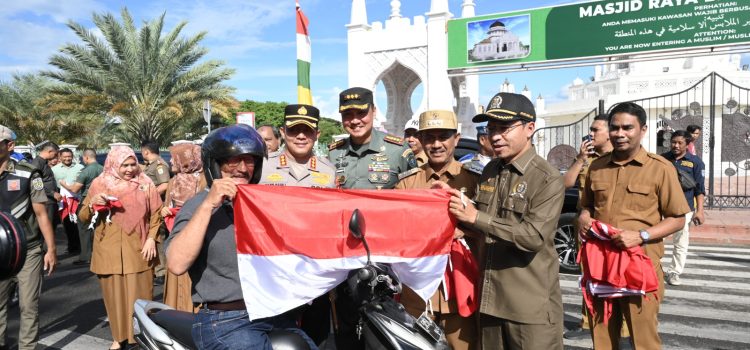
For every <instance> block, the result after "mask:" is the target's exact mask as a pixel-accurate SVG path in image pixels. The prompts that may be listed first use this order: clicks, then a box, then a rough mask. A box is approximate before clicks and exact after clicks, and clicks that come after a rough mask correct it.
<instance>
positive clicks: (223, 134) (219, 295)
mask: <svg viewBox="0 0 750 350" xmlns="http://www.w3.org/2000/svg"><path fill="white" fill-rule="evenodd" d="M201 153H202V154H201V156H202V159H203V166H204V170H205V175H206V182H207V184H208V188H209V189H208V190H206V191H203V192H201V193H199V194H197V195H195V197H193V198H192V199H191V200H189V201H188V202H187V203H185V205H184V206H183V208H182V210H180V212H179V214H178V215H177V218H176V219H175V224H174V229H173V231H172V235H170V236H169V238H167V241H166V242H165V250H166V253H167V267H168V268H169V270H170V271H171V272H172V273H174V274H177V275H181V274H183V273H185V272H188V273H189V274H190V277H191V279H192V281H193V296H192V299H193V302H194V303H195V304H196V305H200V311H199V312H198V314H197V315H196V317H195V323H194V325H193V329H192V335H193V340H194V341H195V344H196V345H197V347H198V348H199V349H228V348H232V349H234V348H238V349H268V350H270V349H271V344H270V340H269V338H268V332H270V331H272V330H275V329H287V330H291V331H294V332H295V333H298V334H300V335H301V336H302V337H303V338H304V339H305V340H306V341H307V343H308V344H309V346H310V348H311V349H316V347H315V345H314V344H313V343H312V341H311V340H310V338H309V337H307V335H305V334H304V332H302V331H301V330H299V329H298V328H297V327H296V324H295V320H294V318H293V317H292V316H291V315H289V314H282V315H279V316H275V317H269V318H265V319H258V320H253V321H250V319H249V317H248V313H247V309H246V306H245V301H244V300H243V295H242V288H241V286H240V276H239V271H238V268H237V254H236V251H237V247H236V242H235V238H234V213H233V209H232V204H231V200H233V199H234V197H235V195H236V193H237V185H242V184H257V183H258V182H259V181H260V177H261V172H260V170H261V168H262V166H263V159H264V158H265V157H266V146H265V143H264V141H263V139H262V138H261V137H260V135H259V134H258V133H257V132H256V131H255V130H254V129H252V128H250V127H249V126H246V125H242V124H238V125H233V126H229V127H224V128H220V129H217V130H215V131H213V132H212V133H210V134H209V135H208V137H206V139H205V141H204V143H203V146H202V150H201Z"/></svg>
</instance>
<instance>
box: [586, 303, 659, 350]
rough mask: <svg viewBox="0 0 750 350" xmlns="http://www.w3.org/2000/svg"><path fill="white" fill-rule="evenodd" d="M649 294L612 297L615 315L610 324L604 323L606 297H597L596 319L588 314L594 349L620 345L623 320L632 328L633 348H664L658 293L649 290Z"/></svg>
mask: <svg viewBox="0 0 750 350" xmlns="http://www.w3.org/2000/svg"><path fill="white" fill-rule="evenodd" d="M647 296H648V298H646V297H638V296H631V297H623V298H616V299H610V302H611V303H612V316H611V317H610V319H609V322H608V324H606V325H605V324H604V320H603V315H604V300H603V299H600V298H594V311H595V312H596V318H594V317H592V316H591V315H589V324H590V325H591V326H592V328H591V338H592V340H593V341H594V349H597V350H609V349H619V348H620V329H621V328H623V327H622V326H623V324H622V323H623V319H624V320H625V323H627V326H628V329H630V334H631V335H630V337H631V338H630V339H631V342H632V344H633V349H634V350H640V349H648V350H652V349H661V338H659V332H658V330H657V328H658V324H659V321H658V320H657V315H658V313H659V300H658V299H657V297H656V296H657V293H649V294H648V295H647Z"/></svg>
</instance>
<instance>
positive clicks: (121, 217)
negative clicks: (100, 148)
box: [87, 146, 161, 241]
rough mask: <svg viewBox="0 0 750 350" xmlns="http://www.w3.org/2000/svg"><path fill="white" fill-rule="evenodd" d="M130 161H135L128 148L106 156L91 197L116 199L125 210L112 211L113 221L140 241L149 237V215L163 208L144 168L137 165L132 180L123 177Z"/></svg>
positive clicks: (120, 148)
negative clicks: (123, 169)
mask: <svg viewBox="0 0 750 350" xmlns="http://www.w3.org/2000/svg"><path fill="white" fill-rule="evenodd" d="M128 158H133V159H136V161H137V158H136V157H135V153H134V152H133V149H131V148H130V147H128V146H115V147H112V149H111V150H110V151H109V153H108V154H107V160H105V161H104V171H103V172H102V173H101V175H99V176H98V177H97V178H96V179H94V181H93V182H92V183H91V187H90V188H89V193H88V196H87V197H89V198H93V197H92V196H95V195H98V194H100V193H105V194H106V195H108V196H111V197H115V198H117V199H118V200H119V201H120V203H121V204H122V208H115V209H113V210H112V222H114V223H116V224H117V225H119V226H120V227H122V229H123V230H124V231H125V232H127V233H128V234H132V233H134V232H138V234H139V235H140V236H141V240H142V241H144V240H145V236H146V235H147V234H148V225H149V217H147V214H150V213H151V212H153V211H155V210H159V208H160V207H161V199H160V198H159V196H158V194H157V193H156V188H155V187H154V183H153V182H152V181H151V179H149V178H148V176H146V175H145V174H144V173H143V172H142V171H141V168H140V167H138V166H136V170H135V174H134V176H133V178H132V179H130V180H125V179H123V178H122V177H121V176H120V173H119V170H120V166H121V165H122V163H124V162H125V160H127V159H128Z"/></svg>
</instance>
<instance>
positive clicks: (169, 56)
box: [44, 9, 234, 143]
mask: <svg viewBox="0 0 750 350" xmlns="http://www.w3.org/2000/svg"><path fill="white" fill-rule="evenodd" d="M121 17H122V20H121V21H118V19H117V18H115V16H114V15H112V14H110V13H104V14H94V15H93V21H94V24H95V25H96V27H97V29H98V30H99V31H101V34H102V36H103V37H102V36H99V35H97V34H96V33H95V32H94V30H88V29H86V28H85V27H84V26H83V25H81V24H79V23H76V22H73V21H70V22H68V27H69V28H70V29H71V30H73V31H74V32H75V34H76V35H77V36H78V37H79V38H80V39H81V41H82V43H68V44H66V45H65V46H64V47H63V48H62V49H60V53H59V54H56V55H53V56H52V57H51V58H50V64H51V65H52V66H54V67H56V68H57V69H58V70H56V71H47V72H44V74H45V75H46V76H49V77H52V78H54V79H56V80H58V81H60V82H62V84H59V85H57V86H56V87H55V88H54V89H53V92H54V93H56V94H58V95H60V96H63V97H64V98H66V99H68V100H69V101H71V102H74V103H81V104H83V103H84V102H85V101H86V100H87V99H88V100H90V101H95V102H96V103H90V104H88V106H89V109H88V112H89V113H94V112H98V113H100V114H101V115H107V116H109V117H110V118H113V119H119V120H121V122H122V125H121V127H122V128H123V130H124V131H125V133H126V134H127V135H128V138H130V139H132V140H131V142H142V141H146V140H154V141H157V142H161V143H166V142H167V141H171V139H172V138H173V137H174V132H175V131H176V130H177V126H178V125H179V124H180V123H181V122H185V121H189V120H190V119H195V118H198V117H200V116H201V105H202V102H203V101H204V100H211V101H212V103H213V104H217V105H221V104H222V103H217V101H226V100H230V99H231V97H230V95H231V93H232V91H233V88H231V87H228V86H226V85H223V84H222V82H223V81H225V80H227V79H229V78H230V77H231V75H232V74H234V70H233V69H228V68H223V62H221V61H215V60H208V61H205V62H202V63H199V61H200V60H201V59H202V58H203V56H204V55H205V54H206V53H207V52H208V50H207V49H206V48H203V47H201V46H199V43H200V41H201V40H202V39H203V38H204V36H205V35H206V33H205V32H201V33H198V34H197V35H195V36H192V37H187V38H183V37H182V36H181V35H180V33H181V31H182V29H183V28H184V27H185V25H186V24H187V22H181V23H179V24H178V25H177V26H176V27H175V28H173V29H172V30H171V31H168V32H166V31H165V28H164V17H165V15H164V14H162V15H161V16H160V17H159V18H158V19H155V20H151V21H145V22H144V23H143V26H142V27H140V28H136V26H135V24H134V23H133V18H132V17H131V16H130V13H129V12H128V10H127V9H123V10H122V12H121ZM216 111H217V112H218V113H221V112H222V111H223V112H225V113H226V112H228V109H223V110H221V109H217V110H216Z"/></svg>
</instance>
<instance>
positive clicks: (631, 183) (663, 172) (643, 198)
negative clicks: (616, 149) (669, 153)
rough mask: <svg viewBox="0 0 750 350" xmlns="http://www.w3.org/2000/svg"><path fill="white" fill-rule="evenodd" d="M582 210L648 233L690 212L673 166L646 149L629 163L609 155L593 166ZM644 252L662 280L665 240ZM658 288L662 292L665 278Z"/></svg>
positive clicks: (650, 246) (583, 198)
mask: <svg viewBox="0 0 750 350" xmlns="http://www.w3.org/2000/svg"><path fill="white" fill-rule="evenodd" d="M581 207H582V208H586V209H588V210H589V212H590V213H591V217H592V218H593V219H596V220H599V221H602V222H605V223H607V224H610V225H612V226H614V227H616V228H619V229H624V230H633V231H638V230H643V229H646V230H647V229H648V228H649V227H651V226H654V225H656V224H658V223H659V222H660V221H661V219H662V217H679V216H682V215H685V214H686V213H688V212H690V207H688V204H687V201H686V200H685V196H684V195H683V193H682V187H680V182H679V180H678V179H677V171H676V170H675V168H674V166H672V164H671V163H669V161H667V160H666V159H664V158H663V157H661V156H658V155H656V154H653V153H648V152H646V150H644V149H643V147H641V149H640V151H638V153H637V154H636V156H635V158H634V159H632V160H630V161H628V162H624V163H622V162H615V161H614V160H613V159H612V154H608V155H605V156H602V157H601V158H599V159H597V160H596V161H594V162H593V163H591V167H590V168H589V172H588V176H587V177H586V186H585V188H584V191H583V197H582V198H581ZM644 250H645V252H646V255H648V256H649V258H651V262H652V264H653V266H654V269H655V270H656V273H657V277H661V276H662V270H661V258H662V256H664V242H663V240H662V239H658V240H651V241H649V242H648V243H646V244H645V246H644ZM659 285H660V288H659V289H660V291H663V290H664V288H663V279H662V278H659Z"/></svg>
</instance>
